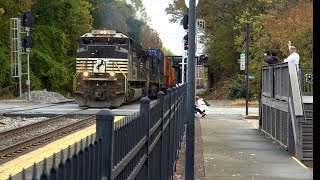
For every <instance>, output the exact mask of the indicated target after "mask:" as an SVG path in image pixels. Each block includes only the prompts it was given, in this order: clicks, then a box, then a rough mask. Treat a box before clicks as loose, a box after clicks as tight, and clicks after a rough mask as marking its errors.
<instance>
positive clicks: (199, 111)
mask: <svg viewBox="0 0 320 180" xmlns="http://www.w3.org/2000/svg"><path fill="white" fill-rule="evenodd" d="M194 108H195V109H196V111H197V112H198V113H200V114H202V113H203V112H202V111H201V110H200V109H199V108H197V106H194Z"/></svg>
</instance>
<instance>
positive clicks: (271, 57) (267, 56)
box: [263, 50, 279, 65]
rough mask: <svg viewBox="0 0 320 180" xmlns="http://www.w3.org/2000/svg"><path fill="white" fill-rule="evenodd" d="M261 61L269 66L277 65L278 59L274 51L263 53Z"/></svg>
mask: <svg viewBox="0 0 320 180" xmlns="http://www.w3.org/2000/svg"><path fill="white" fill-rule="evenodd" d="M263 60H264V61H265V62H266V63H268V64H269V65H271V64H277V63H279V58H278V56H277V53H276V52H275V51H269V50H267V51H265V52H264V58H263Z"/></svg>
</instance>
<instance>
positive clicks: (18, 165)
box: [0, 116, 124, 180]
mask: <svg viewBox="0 0 320 180" xmlns="http://www.w3.org/2000/svg"><path fill="white" fill-rule="evenodd" d="M122 118H124V116H115V122H116V121H119V120H120V119H122ZM95 132H96V125H92V126H90V127H87V128H85V129H82V130H79V131H77V132H75V133H73V134H70V135H68V136H65V137H63V138H61V139H58V140H56V141H54V142H52V143H49V144H47V145H44V146H42V147H40V148H38V149H36V150H34V151H31V152H29V153H26V154H24V155H22V156H19V157H17V158H15V159H13V160H11V161H9V162H6V163H4V164H1V165H0V180H5V179H7V178H8V177H9V175H10V174H11V176H12V179H21V177H22V175H21V173H19V172H21V171H22V169H23V168H25V169H26V172H27V173H26V176H27V177H26V178H27V179H31V178H32V166H33V164H34V163H36V164H37V172H38V173H40V172H42V161H43V159H44V158H47V159H48V161H47V167H48V168H51V166H52V155H53V154H54V153H58V156H56V157H57V159H56V162H57V163H59V162H60V159H59V158H60V154H59V153H60V151H61V149H64V152H63V153H64V157H65V158H66V157H67V154H68V152H67V148H68V146H69V145H72V146H71V149H72V154H73V151H74V145H73V144H75V143H76V142H77V143H78V144H77V145H78V147H80V143H79V142H80V141H81V139H84V138H86V137H87V136H89V135H91V134H93V133H95ZM78 149H79V148H78Z"/></svg>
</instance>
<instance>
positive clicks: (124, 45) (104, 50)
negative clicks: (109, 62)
mask: <svg viewBox="0 0 320 180" xmlns="http://www.w3.org/2000/svg"><path fill="white" fill-rule="evenodd" d="M128 42H129V39H128V38H116V37H82V38H80V40H79V49H78V51H77V56H78V57H90V58H128V48H129V45H128V44H129V43H128Z"/></svg>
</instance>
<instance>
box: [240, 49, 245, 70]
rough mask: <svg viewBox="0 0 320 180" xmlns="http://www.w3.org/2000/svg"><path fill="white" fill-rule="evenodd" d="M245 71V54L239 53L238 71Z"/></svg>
mask: <svg viewBox="0 0 320 180" xmlns="http://www.w3.org/2000/svg"><path fill="white" fill-rule="evenodd" d="M245 69H246V52H245V51H240V70H241V71H242V70H245Z"/></svg>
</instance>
